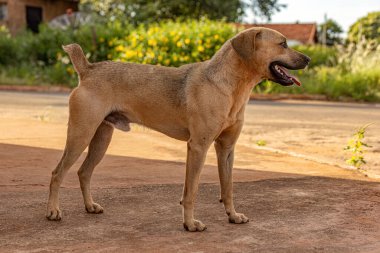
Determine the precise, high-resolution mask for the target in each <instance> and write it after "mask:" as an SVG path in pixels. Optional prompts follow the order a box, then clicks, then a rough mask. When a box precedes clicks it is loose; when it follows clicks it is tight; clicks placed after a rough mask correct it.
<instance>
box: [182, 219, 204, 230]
mask: <svg viewBox="0 0 380 253" xmlns="http://www.w3.org/2000/svg"><path fill="white" fill-rule="evenodd" d="M183 227H184V228H185V229H186V230H187V231H190V232H202V231H204V230H206V229H207V227H206V225H205V224H203V223H202V222H201V221H199V220H192V221H191V222H188V223H183Z"/></svg>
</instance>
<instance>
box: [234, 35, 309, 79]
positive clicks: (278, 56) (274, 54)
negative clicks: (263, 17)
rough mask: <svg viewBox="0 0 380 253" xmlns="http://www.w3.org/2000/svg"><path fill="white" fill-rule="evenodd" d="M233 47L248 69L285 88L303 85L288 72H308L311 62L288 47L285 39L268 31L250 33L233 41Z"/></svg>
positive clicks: (237, 36) (236, 37) (238, 36)
mask: <svg viewBox="0 0 380 253" xmlns="http://www.w3.org/2000/svg"><path fill="white" fill-rule="evenodd" d="M230 41H231V45H232V47H233V49H234V50H235V51H236V53H237V54H238V56H239V57H240V58H241V59H242V61H243V62H244V63H245V65H246V66H248V67H249V68H250V69H252V70H254V71H255V73H257V74H259V75H261V76H260V77H261V78H262V79H269V80H271V81H274V82H276V83H279V84H281V85H284V86H289V85H292V84H297V85H301V83H300V81H299V80H298V79H297V78H296V77H295V76H293V75H291V74H290V73H289V72H288V69H291V70H296V69H303V68H305V67H306V66H307V65H308V64H309V62H310V58H309V57H307V56H306V55H304V54H302V53H300V52H297V51H295V50H293V49H291V48H289V47H288V45H287V43H286V38H285V37H284V36H283V35H282V34H281V33H279V32H277V31H274V30H272V29H268V28H259V27H257V28H251V29H247V30H245V31H243V32H241V33H239V34H238V35H236V36H235V37H233V38H232V39H231V40H230Z"/></svg>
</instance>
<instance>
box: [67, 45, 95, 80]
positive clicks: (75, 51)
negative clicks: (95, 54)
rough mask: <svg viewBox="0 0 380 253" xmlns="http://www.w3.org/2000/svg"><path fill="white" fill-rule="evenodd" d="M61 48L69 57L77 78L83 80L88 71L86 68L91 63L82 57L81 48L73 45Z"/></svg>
mask: <svg viewBox="0 0 380 253" xmlns="http://www.w3.org/2000/svg"><path fill="white" fill-rule="evenodd" d="M62 48H63V50H64V51H65V52H66V53H67V54H68V55H69V57H70V59H71V62H72V63H73V65H74V69H75V71H76V72H77V73H78V75H79V78H80V79H81V78H83V76H84V75H85V73H86V72H87V71H88V68H89V66H90V65H91V63H89V62H88V61H87V58H86V56H85V55H84V53H83V50H82V48H81V47H80V46H79V45H78V44H75V43H74V44H69V45H66V46H62Z"/></svg>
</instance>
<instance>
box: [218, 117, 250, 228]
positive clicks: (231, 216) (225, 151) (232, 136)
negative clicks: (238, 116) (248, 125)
mask: <svg viewBox="0 0 380 253" xmlns="http://www.w3.org/2000/svg"><path fill="white" fill-rule="evenodd" d="M241 128H242V123H241V124H240V123H238V124H236V125H234V126H232V127H231V128H229V129H227V130H225V131H224V132H223V133H222V134H221V135H220V136H219V137H218V138H217V139H216V140H215V150H216V154H217V156H218V171H219V179H220V187H221V194H220V195H221V198H220V201H221V202H223V204H224V207H225V209H226V213H227V215H228V220H229V222H231V223H246V222H248V221H249V219H248V218H247V217H246V216H245V215H244V214H242V213H237V212H236V211H235V207H234V203H233V190H232V168H233V163H234V150H235V143H236V141H237V139H238V137H239V134H240V131H241Z"/></svg>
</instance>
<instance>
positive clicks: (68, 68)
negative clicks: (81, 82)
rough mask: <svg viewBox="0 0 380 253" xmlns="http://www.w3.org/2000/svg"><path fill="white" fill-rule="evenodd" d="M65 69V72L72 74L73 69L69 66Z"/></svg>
mask: <svg viewBox="0 0 380 253" xmlns="http://www.w3.org/2000/svg"><path fill="white" fill-rule="evenodd" d="M66 71H67V73H69V75H72V74H74V70H73V69H72V68H71V67H67V68H66Z"/></svg>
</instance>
